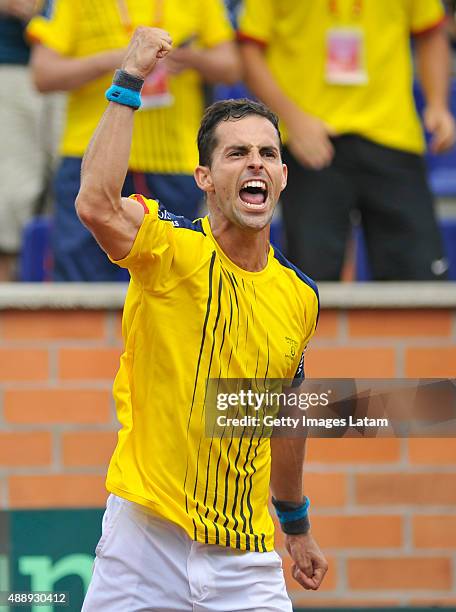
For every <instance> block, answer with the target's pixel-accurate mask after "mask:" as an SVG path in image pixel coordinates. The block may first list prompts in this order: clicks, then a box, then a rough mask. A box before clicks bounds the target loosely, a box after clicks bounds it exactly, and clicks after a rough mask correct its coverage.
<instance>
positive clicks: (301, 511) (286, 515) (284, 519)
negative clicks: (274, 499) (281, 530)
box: [276, 497, 310, 524]
mask: <svg viewBox="0 0 456 612" xmlns="http://www.w3.org/2000/svg"><path fill="white" fill-rule="evenodd" d="M304 500H305V501H304V503H303V504H302V506H300V507H299V508H296V509H295V510H285V511H284V510H279V508H277V506H276V513H277V516H278V518H279V521H280V523H282V524H283V523H290V522H291V521H299V520H300V519H303V518H305V517H306V516H307V511H308V510H309V506H310V501H309V498H308V497H305V498H304Z"/></svg>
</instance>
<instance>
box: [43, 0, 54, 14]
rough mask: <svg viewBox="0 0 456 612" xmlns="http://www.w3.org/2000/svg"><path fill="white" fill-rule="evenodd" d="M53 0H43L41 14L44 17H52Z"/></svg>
mask: <svg viewBox="0 0 456 612" xmlns="http://www.w3.org/2000/svg"><path fill="white" fill-rule="evenodd" d="M54 8H55V0H45V2H44V5H43V8H42V9H41V16H42V17H44V18H45V19H52V15H53V14H54Z"/></svg>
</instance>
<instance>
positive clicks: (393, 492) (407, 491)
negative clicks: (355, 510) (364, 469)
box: [355, 473, 456, 505]
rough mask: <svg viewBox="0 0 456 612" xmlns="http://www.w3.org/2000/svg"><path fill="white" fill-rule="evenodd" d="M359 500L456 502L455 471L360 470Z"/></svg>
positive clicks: (386, 502) (409, 502)
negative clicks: (401, 471)
mask: <svg viewBox="0 0 456 612" xmlns="http://www.w3.org/2000/svg"><path fill="white" fill-rule="evenodd" d="M355 478H356V481H355V482H356V500H357V502H358V503H359V504H367V505H372V504H419V505H423V504H425V505H429V504H434V505H448V504H449V505H454V504H456V474H444V473H440V474H439V473H434V474H428V473H426V474H357V475H356V477H355Z"/></svg>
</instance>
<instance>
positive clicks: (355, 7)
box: [328, 0, 363, 17]
mask: <svg viewBox="0 0 456 612" xmlns="http://www.w3.org/2000/svg"><path fill="white" fill-rule="evenodd" d="M328 11H329V13H330V14H331V15H334V16H338V17H340V12H339V0H328ZM362 11H363V0H353V3H352V11H351V12H352V16H353V17H360V15H361V13H362Z"/></svg>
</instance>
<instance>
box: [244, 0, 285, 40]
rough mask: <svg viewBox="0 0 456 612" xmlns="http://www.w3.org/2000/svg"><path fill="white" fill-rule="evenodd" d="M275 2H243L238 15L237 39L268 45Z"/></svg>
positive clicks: (259, 0)
mask: <svg viewBox="0 0 456 612" xmlns="http://www.w3.org/2000/svg"><path fill="white" fill-rule="evenodd" d="M274 2H276V0H245V1H244V3H243V6H242V8H241V11H240V13H239V20H238V23H239V26H238V29H239V32H238V38H239V39H240V40H241V41H242V40H253V41H256V42H259V43H262V44H268V43H269V42H270V40H271V39H272V34H273V27H274V22H275V17H274Z"/></svg>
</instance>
